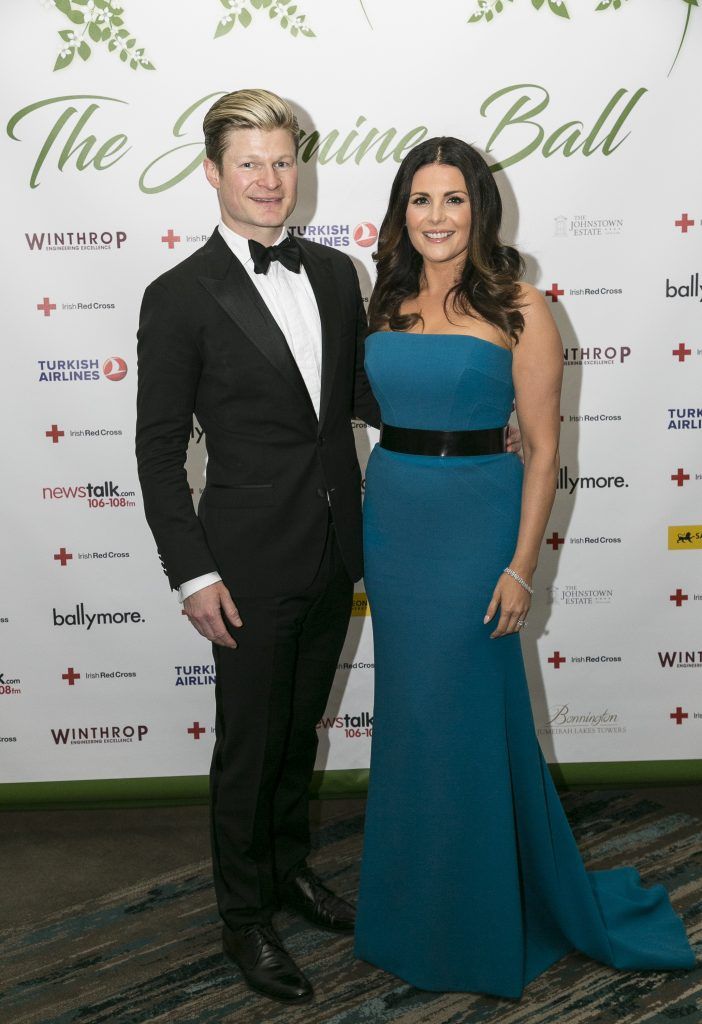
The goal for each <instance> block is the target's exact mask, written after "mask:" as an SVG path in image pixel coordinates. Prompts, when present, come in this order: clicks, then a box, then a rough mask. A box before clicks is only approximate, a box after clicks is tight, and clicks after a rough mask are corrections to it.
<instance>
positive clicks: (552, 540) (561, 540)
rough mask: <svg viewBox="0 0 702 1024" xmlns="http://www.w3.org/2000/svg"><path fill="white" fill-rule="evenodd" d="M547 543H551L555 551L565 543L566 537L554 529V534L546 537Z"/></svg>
mask: <svg viewBox="0 0 702 1024" xmlns="http://www.w3.org/2000/svg"><path fill="white" fill-rule="evenodd" d="M546 543H547V544H550V545H551V547H552V548H553V550H554V551H558V547H559V545H560V544H565V537H559V536H558V534H557V533H556V531H555V530H554V531H553V535H552V536H551V537H547V538H546Z"/></svg>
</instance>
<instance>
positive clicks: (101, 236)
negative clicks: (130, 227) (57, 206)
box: [24, 231, 127, 252]
mask: <svg viewBox="0 0 702 1024" xmlns="http://www.w3.org/2000/svg"><path fill="white" fill-rule="evenodd" d="M24 237H25V239H26V241H27V246H28V247H29V248H30V249H31V250H32V251H33V252H86V251H89V252H100V251H104V250H106V249H121V248H122V246H123V245H124V243H125V242H126V241H127V232H126V231H42V232H41V234H39V233H37V232H36V231H34V232H32V233H31V234H30V233H29V232H25V235H24Z"/></svg>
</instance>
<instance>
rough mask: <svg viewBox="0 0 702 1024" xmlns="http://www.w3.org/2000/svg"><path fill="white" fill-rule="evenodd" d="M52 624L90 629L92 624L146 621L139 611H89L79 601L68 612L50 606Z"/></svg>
mask: <svg viewBox="0 0 702 1024" xmlns="http://www.w3.org/2000/svg"><path fill="white" fill-rule="evenodd" d="M52 616H53V624H54V626H80V627H81V628H82V629H92V628H93V626H124V625H133V624H134V623H137V622H146V619H145V618H143V617H142V614H141V612H137V611H121V610H120V611H115V612H89V611H86V609H85V604H84V603H83V602H82V601H81V602H80V604H77V605H75V608H72V609H71V611H70V612H60V611H59V610H58V609H57V608H52Z"/></svg>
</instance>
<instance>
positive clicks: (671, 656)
mask: <svg viewBox="0 0 702 1024" xmlns="http://www.w3.org/2000/svg"><path fill="white" fill-rule="evenodd" d="M657 654H658V660H659V662H660V664H661V668H702V651H658V652H657Z"/></svg>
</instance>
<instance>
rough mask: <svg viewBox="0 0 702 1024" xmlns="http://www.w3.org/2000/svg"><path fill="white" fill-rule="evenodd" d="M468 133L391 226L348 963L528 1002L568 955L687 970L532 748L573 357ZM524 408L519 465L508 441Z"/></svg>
mask: <svg viewBox="0 0 702 1024" xmlns="http://www.w3.org/2000/svg"><path fill="white" fill-rule="evenodd" d="M500 219H501V203H500V197H499V193H498V191H497V187H496V185H495V182H494V179H493V176H492V174H491V173H490V171H489V169H488V167H487V165H486V164H485V162H484V160H483V159H482V157H481V156H480V155H479V154H478V153H477V152H476V151H475V150H474V149H472V148H471V147H470V146H468V145H467V144H466V143H464V142H461V141H459V140H457V139H451V138H443V139H431V140H428V141H426V142H423V143H421V144H420V145H419V146H417V147H416V148H414V149H413V150H411V152H410V153H409V154H408V155H407V157H406V158H405V160H404V161H403V163H402V164H401V166H400V168H399V171H398V173H397V176H396V178H395V181H394V183H393V186H392V191H391V196H390V203H389V208H388V211H387V214H386V216H385V219H384V221H383V225H382V227H381V231H380V238H379V248H378V254H377V264H378V280H377V284H376V286H375V290H374V293H373V298H372V300H371V306H370V311H369V312H370V320H371V334H370V335H369V337H368V339H367V341H366V369H367V373H368V377H369V379H370V381H371V385H372V387H373V391H374V393H375V396H376V398H377V399H378V402H379V404H380V407H381V412H382V419H383V432H382V435H381V441H380V444H378V445H377V446H376V447H375V448H374V450H373V452H372V454H371V457H370V461H369V464H368V470H367V477H366V498H365V509H364V520H365V527H364V529H365V538H364V539H365V559H366V574H365V581H366V589H367V592H368V597H369V601H370V606H371V614H372V619H373V633H374V643H375V665H376V690H375V712H374V736H373V751H372V758H371V776H370V786H369V793H368V805H367V818H366V831H365V846H364V854H363V862H362V870H361V886H360V895H359V906H358V918H357V926H356V953H357V955H358V956H359V957H360V958H361V959H363V960H367V961H369V962H370V963H372V964H375V965H376V966H378V967H381V968H383V969H384V970H387V971H389V972H391V973H393V974H395V975H398V976H399V977H400V978H402V979H404V980H405V981H407V982H409V983H411V984H413V985H415V986H417V987H419V988H423V989H429V990H435V991H450V990H454V991H472V992H484V993H490V994H493V995H499V996H512V997H518V996H520V995H521V993H522V990H523V988H524V986H525V985H526V984H527V983H528V982H529V981H530V980H531V979H533V978H534V977H535V976H536V975H537V974H539V973H540V972H541V971H543V970H545V969H546V968H547V967H548V966H549V965H550V964H552V963H554V961H556V960H557V959H559V958H560V957H562V956H563V955H564V954H565V953H567V952H568V951H569V950H571V949H573V948H575V949H578V950H581V951H582V952H584V953H586V954H588V955H589V956H591V957H593V958H595V959H596V960H599V961H601V962H603V963H606V964H610V965H612V966H614V967H619V968H623V969H633V970H640V969H647V968H648V969H653V968H655V969H661V968H671V969H672V968H686V967H687V968H689V967H692V966H693V964H694V955H693V953H692V950H691V949H690V946H689V944H688V941H687V937H686V935H685V931H684V928H683V925H682V923H681V921H680V920H679V918H678V917H677V916H676V914H675V913H674V911H673V910H672V908H671V906H670V903H669V901H668V896H667V893H666V892H665V890H664V889H663V888H662V887H661V886H653V887H651V888H644V887H643V886H642V885H641V882H640V879H639V876H638V874H637V873H636V871H635V870H634V869H633V868H626V867H624V868H619V869H616V870H611V871H591V872H586V871H585V868H584V866H583V862H582V860H581V857H580V854H579V852H578V849H577V847H576V844H575V841H574V839H573V836H572V833H571V831H570V828H569V825H568V822H567V819H566V817H565V814H564V812H563V809H562V807H561V803H560V801H559V799H558V795H557V793H556V791H555V788H554V785H553V783H552V781H551V776H550V774H549V771H548V769H547V767H546V764H545V762H544V759H543V756H542V754H541V751H540V748H539V745H538V741H537V738H536V734H535V730H534V724H533V718H532V712H531V706H530V702H529V694H528V690H527V683H526V678H525V674H524V665H523V661H522V653H521V647H520V639H519V631H520V629H521V628H523V626H524V625H526V619H527V614H528V609H529V602H530V598H531V580H532V577H533V573H534V570H535V568H536V563H537V556H538V552H539V548H540V545H541V542H542V539H543V534H544V530H545V528H546V523H547V520H548V517H549V513H550V509H551V505H552V503H553V499H554V495H555V490H556V480H557V473H558V433H559V427H560V413H559V395H560V383H561V374H562V366H563V352H562V346H561V342H560V339H559V336H558V332H557V330H556V327H555V324H554V323H553V320H552V318H551V315H550V313H549V311H548V308H547V306H546V303H545V300H544V297H543V296H542V295H541V293H540V292H538V291H537V290H536V289H535V288H533V287H531V286H529V285H526V284H524V283H521V282H520V280H519V278H520V274H521V272H522V267H523V265H522V261H521V258H520V257H519V255H518V253H517V252H516V250H514V249H512V248H511V247H509V246H505V245H503V244H501V243H500V241H499V228H500ZM515 400H516V410H517V416H518V419H519V426H520V429H521V432H522V439H523V446H524V466H523V467H522V463H521V461H520V459H519V458H518V457H517V456H516V455H514V454H509V453H506V452H505V451H504V449H503V436H504V432H503V427H504V426H505V424H506V422H507V419H508V417H509V415H510V411H511V409H512V404H513V401H515Z"/></svg>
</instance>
